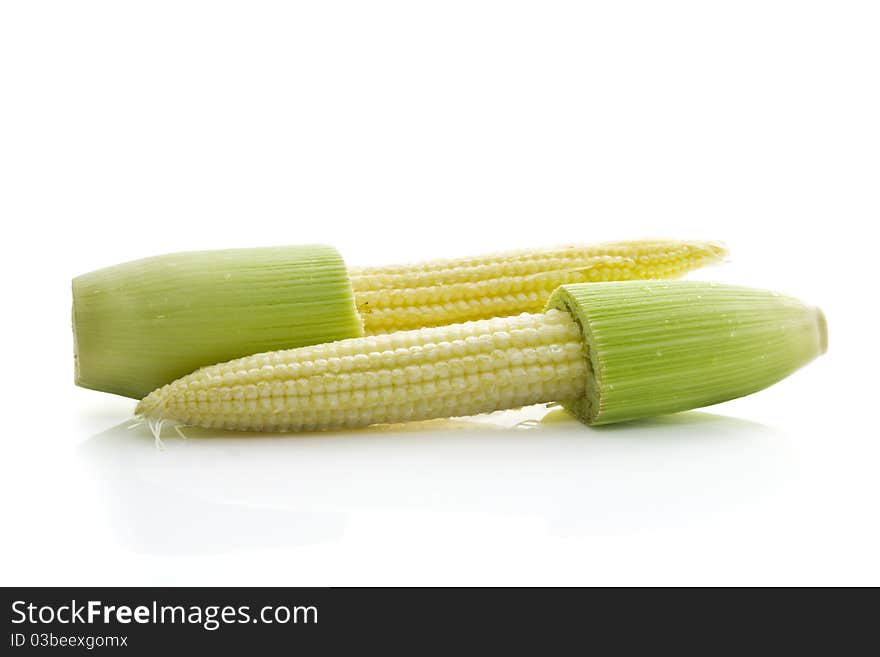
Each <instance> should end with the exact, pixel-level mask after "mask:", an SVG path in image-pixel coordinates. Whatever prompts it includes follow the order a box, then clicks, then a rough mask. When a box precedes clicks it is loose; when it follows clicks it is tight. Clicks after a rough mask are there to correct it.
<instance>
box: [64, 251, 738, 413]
mask: <svg viewBox="0 0 880 657" xmlns="http://www.w3.org/2000/svg"><path fill="white" fill-rule="evenodd" d="M724 254H725V250H724V248H723V247H722V246H720V245H719V244H717V243H715V242H683V241H677V240H652V241H633V242H616V243H609V244H604V245H599V246H570V247H562V248H557V249H536V250H532V251H516V252H511V253H501V254H496V255H491V256H483V257H474V258H462V259H458V260H442V261H435V262H426V263H421V264H414V265H399V266H392V267H370V268H361V269H350V268H347V267H346V264H345V262H344V261H343V259H342V256H341V255H340V254H339V253H338V251H336V249H334V248H332V247H329V246H320V245H319V246H283V247H269V248H255V249H230V250H225V251H197V252H187V253H172V254H167V255H162V256H157V257H153V258H146V259H144V260H137V261H133V262H127V263H123V264H119V265H115V266H112V267H107V268H105V269H101V270H98V271H93V272H90V273H88V274H83V275H82V276H78V277H76V278H75V279H74V280H73V334H74V373H75V375H74V376H75V381H76V383H77V385H80V386H83V387H85V388H93V389H95V390H102V391H105V392H112V393H116V394H120V395H125V396H128V397H133V398H135V399H138V398H141V397H143V396H144V395H146V394H147V393H149V392H150V391H151V390H154V389H156V388H158V387H160V386H163V385H165V384H167V383H170V382H171V381H174V380H175V379H177V378H179V377H181V376H184V375H185V374H187V373H189V372H192V371H194V370H195V369H197V368H199V367H203V366H205V365H211V364H213V363H219V362H222V361H227V360H230V359H233V358H239V357H243V356H247V355H248V354H254V353H258V352H264V351H273V350H277V349H291V348H294V347H303V346H308V345H314V344H320V343H323V342H332V341H336V340H343V339H345V338H354V337H359V336H362V335H364V333H366V334H367V335H372V334H379V333H390V332H392V331H396V330H406V329H414V328H422V327H429V326H442V325H446V324H453V323H456V322H464V321H471V320H479V319H489V318H492V317H503V316H509V315H517V314H520V313H523V312H532V313H534V312H540V311H541V310H542V309H543V307H544V304H545V303H546V301H547V299H548V297H549V296H550V293H551V292H552V291H553V290H554V289H555V288H556V287H557V286H558V285H560V284H562V283H571V282H580V281H608V280H623V279H634V278H674V277H676V276H680V275H681V274H683V273H685V272H687V271H689V270H691V269H694V268H696V267H699V266H702V265H705V264H709V263H712V262H715V261H718V260H720V259H721V258H722V257H723V255H724Z"/></svg>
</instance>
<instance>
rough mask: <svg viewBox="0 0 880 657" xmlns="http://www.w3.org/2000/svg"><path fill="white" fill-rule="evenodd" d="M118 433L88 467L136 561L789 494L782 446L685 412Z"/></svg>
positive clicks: (627, 521) (600, 527) (649, 516)
mask: <svg viewBox="0 0 880 657" xmlns="http://www.w3.org/2000/svg"><path fill="white" fill-rule="evenodd" d="M126 426H127V423H126V424H121V425H119V426H116V427H113V428H111V429H108V430H107V431H104V432H102V433H100V434H98V435H96V436H93V437H92V438H91V439H89V440H88V441H87V442H86V443H84V445H83V446H82V448H81V455H82V457H83V459H84V461H85V463H86V464H87V466H88V468H89V471H90V472H91V473H92V475H93V476H94V477H95V478H96V479H97V480H98V481H99V482H100V483H101V485H102V486H103V488H104V490H105V494H104V498H105V500H106V502H107V505H108V509H109V513H110V519H111V522H112V525H113V527H114V529H115V530H116V531H117V533H118V535H119V536H120V538H121V540H122V541H123V542H124V543H125V544H127V545H129V546H130V547H131V548H132V549H135V550H137V551H143V552H149V553H160V554H174V553H181V554H200V553H216V552H227V551H234V550H246V549H253V548H258V547H275V546H283V545H293V544H304V543H321V542H329V541H335V540H339V539H341V538H342V536H343V533H344V531H345V528H346V525H347V524H348V522H349V519H350V517H351V515H352V514H357V513H369V512H376V511H379V512H398V513H400V514H401V515H402V516H404V515H405V514H411V513H426V514H427V513H433V512H443V513H450V512H452V513H454V512H465V513H468V514H473V513H487V514H502V515H527V516H530V517H535V516H537V517H539V518H542V519H543V520H545V521H546V525H547V527H548V531H550V532H552V533H554V534H558V535H584V534H596V533H620V532H624V533H632V532H640V531H646V530H648V531H650V530H651V529H657V528H662V527H669V526H678V525H683V524H689V523H695V522H707V521H711V520H712V518H713V517H714V516H717V515H718V514H720V513H724V512H725V511H726V510H730V509H732V508H735V507H737V506H740V505H743V504H751V503H756V502H758V501H759V500H760V499H761V498H762V497H763V496H766V495H767V494H769V492H770V491H772V490H773V488H774V487H776V486H778V485H780V482H784V480H785V476H786V471H787V469H788V464H789V460H788V458H787V456H788V455H787V452H786V449H785V444H784V441H782V440H781V439H780V436H779V435H778V434H777V433H776V432H774V431H773V430H771V429H769V428H767V427H764V426H762V425H758V424H755V423H751V422H747V421H744V420H739V419H736V418H730V417H725V416H722V415H715V414H712V413H705V412H689V413H680V414H677V415H672V416H666V417H662V418H656V419H651V420H644V421H639V422H631V423H627V424H622V425H616V426H613V427H603V428H597V429H591V428H587V427H584V426H583V425H581V424H580V423H579V422H577V421H576V420H574V419H573V418H572V417H571V416H569V415H568V414H567V413H565V412H564V411H562V410H559V409H556V410H549V411H548V410H547V409H546V408H544V407H531V408H529V409H523V410H522V411H519V412H517V411H508V412H504V413H496V414H492V415H488V416H480V417H477V418H469V419H462V420H436V421H430V422H418V423H410V424H405V425H395V426H393V427H372V428H369V429H364V430H358V431H346V432H321V433H305V434H261V433H241V432H227V431H209V430H201V429H194V428H189V429H186V430H185V434H186V436H187V439H186V440H183V439H180V438H178V437H176V436H175V435H174V434H173V432H171V431H166V432H165V434H166V435H165V436H164V437H163V438H164V445H165V449H163V450H159V449H157V448H156V446H155V444H154V442H153V438H152V435H151V434H150V433H149V431H148V430H147V429H146V427H137V428H134V429H127V428H126Z"/></svg>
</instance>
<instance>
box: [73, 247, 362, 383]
mask: <svg viewBox="0 0 880 657" xmlns="http://www.w3.org/2000/svg"><path fill="white" fill-rule="evenodd" d="M73 330H74V359H75V380H76V383H77V385H80V386H83V387H85V388H92V389H95V390H102V391H105V392H112V393H116V394H119V395H124V396H126V397H132V398H135V399H140V398H141V397H143V396H144V395H146V394H148V393H149V392H150V391H152V390H154V389H155V388H158V387H160V386H163V385H165V384H166V383H170V382H171V381H174V380H175V379H177V378H179V377H181V376H183V375H185V374H188V373H189V372H192V371H193V370H196V369H198V368H199V367H202V366H205V365H211V364H214V363H220V362H224V361H227V360H230V359H233V358H238V357H241V356H246V355H248V354H252V353H257V352H262V351H272V350H276V349H288V348H293V347H301V346H305V345H311V344H317V343H320V342H332V341H335V340H341V339H344V338H352V337H359V336H361V335H363V324H362V322H361V319H360V316H359V315H358V313H357V310H356V308H355V303H354V293H353V291H352V288H351V284H350V281H349V277H348V271H347V269H346V267H345V263H344V262H343V260H342V257H341V256H340V255H339V253H338V252H337V251H336V249H334V248H332V247H329V246H285V247H269V248H256V249H230V250H224V251H193V252H186V253H173V254H169V255H163V256H158V257H154V258H146V259H144V260H137V261H134V262H127V263H123V264H120V265H116V266H113V267H107V268H105V269H101V270H98V271H94V272H90V273H88V274H84V275H82V276H78V277H77V278H75V279H73Z"/></svg>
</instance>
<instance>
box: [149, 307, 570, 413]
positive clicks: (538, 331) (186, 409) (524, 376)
mask: <svg viewBox="0 0 880 657" xmlns="http://www.w3.org/2000/svg"><path fill="white" fill-rule="evenodd" d="M585 381H586V360H585V359H584V354H583V343H582V340H581V335H580V330H579V329H578V327H577V325H576V324H575V322H574V320H573V319H572V317H571V315H569V314H568V313H567V312H565V311H560V310H550V311H548V312H547V313H537V314H523V315H519V316H516V317H506V318H500V319H491V320H482V321H476V322H467V323H463V324H453V325H450V326H440V327H434V328H427V329H416V330H413V331H401V332H397V333H392V334H387V335H380V336H372V337H366V338H355V339H351V340H343V341H340V342H335V343H329V344H323V345H317V346H313V347H303V348H301V349H291V350H287V351H276V352H270V353H266V354H258V355H256V356H250V357H248V358H241V359H238V360H234V361H232V362H229V363H223V364H221V365H215V366H213V367H206V368H203V369H201V370H199V371H197V372H195V373H193V374H191V375H189V376H187V377H184V378H183V379H181V380H180V381H178V382H176V383H173V384H171V385H169V386H165V387H164V388H161V389H159V390H158V391H156V392H154V393H153V394H152V395H150V396H149V397H147V398H146V399H145V400H144V401H143V402H141V404H140V405H139V406H138V409H137V413H138V414H141V415H145V416H152V415H156V414H158V415H159V416H160V417H164V416H167V415H170V416H171V417H173V418H174V419H176V420H179V421H181V422H183V423H184V424H192V425H199V426H205V427H218V428H224V429H243V430H251V431H303V430H314V429H339V428H351V427H362V426H367V425H370V424H377V423H384V422H407V421H411V420H425V419H429V418H436V417H448V416H456V415H475V414H477V413H485V412H489V411H494V410H497V409H499V408H513V407H517V406H524V405H527V404H536V403H538V402H541V401H548V400H556V399H574V398H576V397H578V396H580V395H582V394H583V386H584V382H585Z"/></svg>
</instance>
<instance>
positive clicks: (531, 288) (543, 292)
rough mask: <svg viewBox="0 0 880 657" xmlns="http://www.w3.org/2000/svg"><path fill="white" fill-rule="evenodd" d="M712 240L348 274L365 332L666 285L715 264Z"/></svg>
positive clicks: (510, 255) (613, 245) (548, 251)
mask: <svg viewBox="0 0 880 657" xmlns="http://www.w3.org/2000/svg"><path fill="white" fill-rule="evenodd" d="M726 253H727V250H726V249H725V247H724V246H723V245H722V244H720V243H718V242H700V241H677V240H635V241H628V242H609V243H606V244H598V245H594V246H585V245H579V246H561V247H555V248H543V249H531V250H525V251H511V252H507V253H497V254H492V255H486V256H477V257H471V258H457V259H454V260H436V261H432V262H423V263H416V264H412V265H395V266H391V267H363V268H350V269H349V275H350V276H351V283H352V287H353V288H354V295H355V303H356V305H357V309H358V311H359V312H360V314H361V317H363V320H364V332H365V333H366V334H367V335H370V334H373V333H386V332H390V331H404V330H407V329H413V328H421V327H425V326H440V325H443V324H451V323H454V322H464V321H469V320H474V319H487V318H490V317H504V316H507V315H516V314H519V313H524V312H539V311H540V310H541V309H543V308H544V305H545V304H546V303H547V299H548V298H549V297H550V294H551V293H552V292H553V290H555V289H556V288H557V287H559V286H560V285H563V284H566V283H585V282H599V281H626V280H636V279H672V278H678V277H679V276H682V275H684V274H686V273H687V272H689V271H691V270H694V269H697V268H699V267H702V266H704V265H708V264H712V263H714V262H718V261H720V260H721V259H722V258H723V257H724V256H725V255H726Z"/></svg>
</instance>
